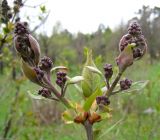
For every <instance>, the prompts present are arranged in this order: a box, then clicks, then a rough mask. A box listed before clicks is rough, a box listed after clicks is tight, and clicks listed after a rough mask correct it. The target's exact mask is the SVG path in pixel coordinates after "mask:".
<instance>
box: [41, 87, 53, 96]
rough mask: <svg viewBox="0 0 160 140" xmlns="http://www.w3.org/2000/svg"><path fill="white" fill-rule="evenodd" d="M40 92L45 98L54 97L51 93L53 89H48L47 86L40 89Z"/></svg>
mask: <svg viewBox="0 0 160 140" xmlns="http://www.w3.org/2000/svg"><path fill="white" fill-rule="evenodd" d="M38 94H39V95H41V96H43V97H45V98H49V97H52V95H51V91H50V90H48V89H47V88H42V89H40V90H39V91H38Z"/></svg>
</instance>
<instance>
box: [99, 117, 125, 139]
mask: <svg viewBox="0 0 160 140" xmlns="http://www.w3.org/2000/svg"><path fill="white" fill-rule="evenodd" d="M122 121H123V118H122V119H120V120H119V121H117V122H116V123H115V124H114V125H112V126H111V127H110V128H108V129H107V130H105V131H104V132H103V133H102V134H101V135H100V136H99V137H98V139H97V140H102V137H104V136H105V135H106V134H107V133H109V132H110V131H111V130H113V129H114V128H115V127H116V126H117V125H118V124H120V123H121V122H122Z"/></svg>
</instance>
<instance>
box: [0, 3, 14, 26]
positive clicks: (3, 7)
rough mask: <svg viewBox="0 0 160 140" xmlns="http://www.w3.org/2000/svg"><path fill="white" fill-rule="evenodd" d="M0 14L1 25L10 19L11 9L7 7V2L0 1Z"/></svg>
mask: <svg viewBox="0 0 160 140" xmlns="http://www.w3.org/2000/svg"><path fill="white" fill-rule="evenodd" d="M1 14H2V17H1V21H2V22H3V23H6V22H8V21H9V19H11V18H12V13H11V8H10V7H9V5H8V2H7V0H3V1H2V5H1Z"/></svg>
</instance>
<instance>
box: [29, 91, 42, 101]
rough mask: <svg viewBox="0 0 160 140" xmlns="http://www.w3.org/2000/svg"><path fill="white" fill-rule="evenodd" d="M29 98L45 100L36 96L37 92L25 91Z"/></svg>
mask: <svg viewBox="0 0 160 140" xmlns="http://www.w3.org/2000/svg"><path fill="white" fill-rule="evenodd" d="M27 92H28V94H29V96H30V97H31V98H33V99H36V100H42V99H45V98H44V97H43V96H41V95H38V94H37V92H36V93H31V91H27Z"/></svg>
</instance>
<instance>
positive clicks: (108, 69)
mask: <svg viewBox="0 0 160 140" xmlns="http://www.w3.org/2000/svg"><path fill="white" fill-rule="evenodd" d="M103 68H104V72H105V74H104V76H105V78H106V80H109V79H110V78H111V77H112V75H113V70H112V65H111V64H105V66H104V67H103Z"/></svg>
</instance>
